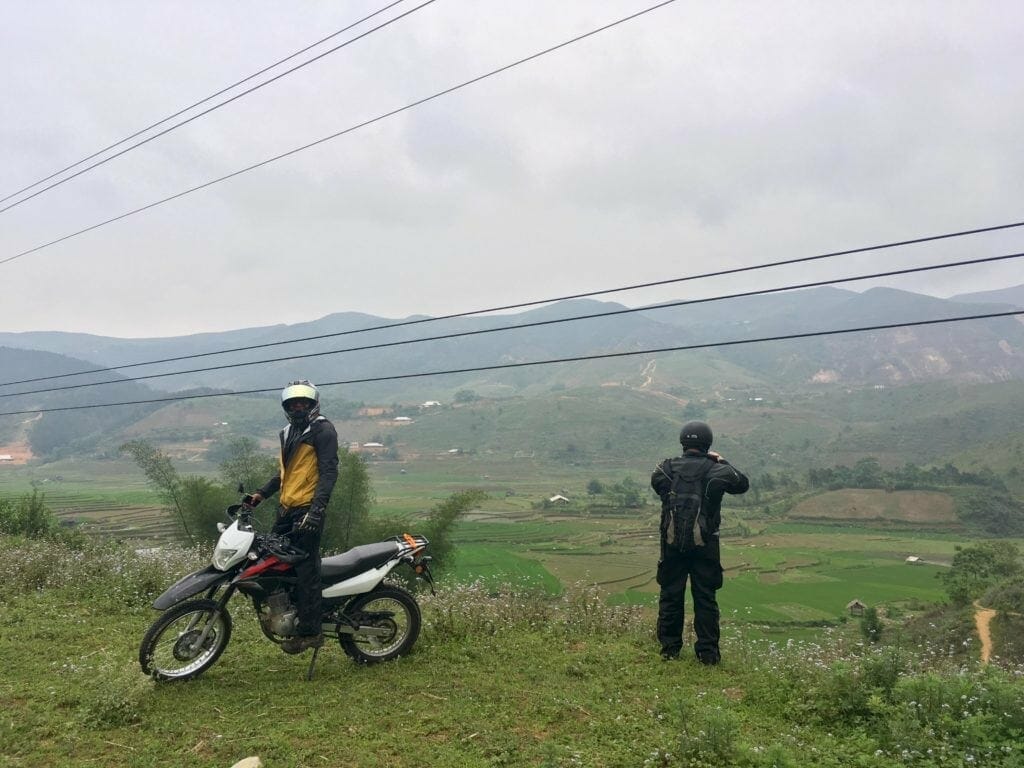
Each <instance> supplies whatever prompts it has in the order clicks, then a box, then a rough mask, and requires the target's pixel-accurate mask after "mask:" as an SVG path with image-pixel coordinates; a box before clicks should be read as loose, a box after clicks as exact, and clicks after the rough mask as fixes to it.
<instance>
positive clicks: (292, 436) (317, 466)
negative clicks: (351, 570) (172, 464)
mask: <svg viewBox="0 0 1024 768" xmlns="http://www.w3.org/2000/svg"><path fill="white" fill-rule="evenodd" d="M281 407H282V408H283V409H284V412H285V416H286V417H287V419H288V425H287V426H286V427H285V428H284V429H282V430H281V433H280V441H281V457H280V470H279V471H278V473H277V474H276V475H274V476H273V477H272V478H270V480H268V481H267V483H266V484H265V485H264V486H263V487H262V488H260V489H259V490H257V491H256V492H254V493H252V494H251V495H250V496H249V497H248V499H247V501H248V503H249V504H250V505H252V506H256V505H257V504H259V503H260V502H261V501H263V499H266V498H269V497H271V496H273V495H274V494H275V493H277V492H278V491H280V492H281V496H280V499H279V502H280V503H279V506H278V510H277V521H276V522H275V523H274V528H273V531H274V533H282V534H288V535H290V537H291V539H292V541H293V542H294V543H295V545H296V546H298V547H299V548H301V549H303V550H305V551H306V552H307V553H308V557H306V558H305V559H304V560H302V561H301V562H299V563H296V565H295V572H296V576H297V577H298V584H297V585H296V589H295V602H296V606H295V607H296V611H297V614H298V616H297V618H298V622H297V623H298V628H297V634H296V635H295V636H294V637H292V638H289V639H288V640H285V641H284V642H283V643H282V645H281V647H282V648H283V649H284V651H285V652H287V653H301V652H302V651H304V650H306V649H307V648H319V647H320V646H321V645H323V643H324V636H323V631H322V628H321V624H320V614H321V611H320V607H321V606H320V590H321V585H320V537H321V534H322V533H323V528H324V512H325V510H326V509H327V503H328V502H329V501H330V499H331V491H332V490H333V489H334V483H335V482H336V481H337V479H338V433H337V431H335V429H334V425H333V424H331V422H329V421H328V420H327V419H326V417H324V416H322V415H320V393H319V392H318V391H317V388H316V387H315V386H313V385H312V384H310V383H309V382H308V381H305V380H302V381H293V382H290V383H289V384H288V386H286V387H285V388H284V389H283V390H282V391H281Z"/></svg>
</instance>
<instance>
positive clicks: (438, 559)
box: [423, 490, 487, 570]
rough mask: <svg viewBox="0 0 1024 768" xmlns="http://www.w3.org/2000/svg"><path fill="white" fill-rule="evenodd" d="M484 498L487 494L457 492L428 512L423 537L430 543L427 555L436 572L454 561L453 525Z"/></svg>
mask: <svg viewBox="0 0 1024 768" xmlns="http://www.w3.org/2000/svg"><path fill="white" fill-rule="evenodd" d="M486 498H487V494H486V493H484V492H483V491H480V490H471V491H470V490H467V491H458V492H457V493H453V494H452V495H451V496H449V497H448V498H447V499H445V500H444V501H441V502H439V503H437V504H435V505H434V506H433V508H432V509H431V510H430V512H429V514H428V515H427V523H426V526H425V527H424V531H423V535H424V536H426V537H427V539H428V540H429V541H430V549H429V553H430V555H431V557H433V558H434V559H433V563H434V564H435V565H436V566H437V568H438V570H443V569H444V568H445V567H446V566H450V565H451V561H452V560H453V559H454V554H455V552H454V550H455V546H454V545H453V544H452V531H453V529H454V528H455V523H456V522H458V520H459V518H460V517H462V516H463V515H464V514H466V512H468V511H469V510H470V509H472V508H473V507H475V506H476V505H478V504H479V503H480V502H481V501H483V500H484V499H486Z"/></svg>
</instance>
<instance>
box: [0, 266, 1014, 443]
mask: <svg viewBox="0 0 1024 768" xmlns="http://www.w3.org/2000/svg"><path fill="white" fill-rule="evenodd" d="M1022 306H1024V285H1022V286H1017V287H1015V288H1009V289H1005V290H1001V291H990V292H985V293H975V294H965V295H962V296H956V297H953V298H950V299H940V298H935V297H932V296H926V295H922V294H916V293H912V292H908V291H901V290H895V289H891V288H873V289H870V290H867V291H865V292H863V293H858V292H854V291H849V290H843V289H838V288H830V287H825V288H814V289H808V290H801V291H792V292H787V293H778V294H770V295H760V296H754V297H746V298H739V299H734V300H730V301H707V302H699V303H690V304H686V305H682V306H668V307H665V306H648V307H643V308H639V309H636V310H629V309H628V308H627V307H625V306H623V305H621V304H617V303H613V302H600V301H594V300H571V301H563V302H558V303H555V304H551V305H547V306H542V307H540V308H537V309H532V310H529V311H525V312H520V313H516V314H506V315H489V316H472V317H460V318H451V319H445V320H437V321H432V320H430V319H429V318H426V317H423V316H414V317H410V318H406V319H405V320H402V321H394V320H387V319H384V318H379V317H374V316H371V315H365V314H359V313H338V314H332V315H328V316H327V317H324V318H321V319H319V320H315V321H311V322H308V323H301V324H296V325H273V326H262V327H251V328H244V329H240V330H235V331H228V332H222V333H205V334H197V335H190V336H181V337H172V338H155V339H118V338H112V337H102V336H94V335H89V334H78V333H64V332H31V333H0V371H2V373H0V384H4V385H5V386H0V412H2V411H15V410H17V411H31V410H33V409H36V408H47V407H68V406H80V405H90V404H94V403H118V402H124V401H129V400H132V401H136V400H147V399H154V398H159V397H162V396H167V393H177V394H182V393H186V394H187V393H190V392H212V391H223V390H231V391H234V390H268V391H276V390H277V389H278V388H279V387H281V386H282V385H283V384H284V383H285V382H287V381H289V380H292V379H296V378H308V379H310V380H312V381H314V382H317V383H329V382H352V381H353V380H366V379H384V380H381V381H359V382H358V383H351V384H346V385H345V386H343V387H341V388H334V387H330V388H329V390H330V391H331V393H332V394H331V396H332V397H333V398H334V399H335V400H337V399H344V400H347V401H350V402H352V401H364V402H368V403H388V404H390V403H410V404H415V403H422V402H424V401H426V400H442V401H450V400H451V399H452V398H453V397H454V395H455V393H456V392H458V391H459V390H461V389H467V388H468V389H472V390H474V391H475V392H476V393H479V394H481V395H485V396H494V397H499V396H509V395H524V396H532V395H539V394H543V393H549V392H551V391H552V390H554V389H557V390H560V391H561V390H565V389H572V388H577V387H593V386H601V385H607V384H616V383H619V384H621V383H626V384H629V385H631V386H643V387H646V388H647V389H648V390H649V391H658V392H662V393H666V394H667V395H670V396H675V397H678V398H681V399H682V400H686V399H691V398H698V399H699V398H702V397H705V396H706V395H707V394H708V393H709V392H721V391H724V390H729V389H734V388H741V389H742V388H751V387H754V388H756V387H762V388H764V387H769V388H774V389H779V388H784V389H787V390H791V391H796V390H810V391H814V390H821V389H827V388H829V387H833V388H834V387H845V388H863V387H869V388H870V387H879V386H893V385H903V384H920V383H927V382H934V381H948V382H954V383H960V384H983V383H992V382H1000V381H1012V380H1024V316H1016V317H1002V318H993V319H986V320H976V321H970V322H954V323H943V324H936V325H928V326H917V327H903V328H895V329H890V330H879V331H870V332H859V333H846V334H837V335H826V336H818V337H811V338H801V339H791V340H779V341H770V342H764V343H746V342H749V341H750V340H755V339H762V338H766V337H780V336H788V335H792V334H802V333H809V332H816V331H832V330H840V329H847V328H858V327H864V326H875V325H883V324H893V323H904V322H911V321H917V320H923V319H939V318H947V317H955V316H960V315H970V314H979V313H985V312H992V311H1001V310H1005V309H1010V308H1013V307H1022ZM607 313H612V314H610V315H609V316H606V317H596V318H592V319H579V320H571V318H577V317H580V316H581V315H597V314H607ZM396 323H397V324H399V325H398V327H391V328H387V327H384V328H382V327H381V326H388V325H395V324H396ZM453 334H461V335H458V336H456V337H455V338H447V339H443V338H438V337H443V336H449V335H453ZM299 338H301V339H308V340H305V341H300V342H295V343H285V342H289V341H290V340H292V339H299ZM404 342H410V343H404ZM723 342H724V343H726V344H724V345H721V346H714V345H715V344H721V343H723ZM261 345H267V346H261ZM691 345H708V346H705V347H703V348H701V349H695V350H692V351H687V352H654V353H651V352H647V353H644V352H643V351H644V350H659V349H660V350H665V349H668V348H675V347H682V346H691ZM243 347H245V348H249V349H245V350H241V351H234V352H229V353H225V354H214V353H219V352H220V351H221V350H226V349H239V348H243ZM252 347H259V348H257V349H252ZM360 347H362V348H363V349H359V350H353V348H360ZM365 347H375V348H365ZM337 350H353V351H345V352H336V351H337ZM324 353H332V354H324ZM623 353H630V354H628V355H626V356H618V357H606V358H603V359H601V358H599V359H592V360H588V361H585V362H563V363H558V364H550V365H534V366H530V365H526V366H522V365H521V364H523V363H530V362H534V361H539V360H562V359H565V358H572V357H582V356H593V355H598V356H600V355H622V354H623ZM192 355H198V356H200V357H194V358H192V359H188V360H175V361H170V362H162V363H158V364H152V365H146V366H138V367H123V366H134V364H136V363H141V362H146V361H151V360H168V359H169V358H179V357H184V356H192ZM303 355H306V356H307V357H302V358H299V359H283V358H291V357H293V356H303ZM490 366H513V367H509V368H497V369H494V370H482V371H466V369H471V368H487V367H490ZM117 367H120V368H119V370H116V371H110V370H107V371H101V370H98V369H108V368H117ZM195 369H209V370H195ZM186 370H188V371H192V372H182V371H186ZM449 370H462V371H466V372H463V373H457V374H448V375H443V376H419V375H416V374H421V373H424V372H432V371H449ZM79 371H89V372H90V373H88V374H87V375H83V376H75V377H65V378H58V379H53V380H50V381H41V382H31V381H26V380H28V379H37V378H41V377H45V376H60V375H62V374H67V373H71V372H79ZM171 373H173V374H174V375H162V374H171ZM139 376H145V377H150V376H156V378H143V379H141V380H138V381H133V380H132V379H134V378H135V377H139ZM16 381H24V382H25V383H23V384H17V385H7V382H16ZM96 381H116V382H118V383H115V384H109V385H106V386H102V387H99V386H97V387H88V386H86V387H76V388H71V389H63V387H70V386H74V385H80V384H89V383H91V382H96ZM57 388H61V389H57ZM51 389H52V390H54V391H42V390H51ZM16 393H24V394H20V395H17V396H12V395H13V394H16ZM267 396H268V397H270V396H272V395H269V394H268V395H267ZM160 407H161V406H160V405H159V404H147V405H136V406H132V407H117V408H101V409H82V410H75V411H64V412H62V415H61V417H60V424H61V425H62V429H64V430H67V429H68V428H69V427H70V426H71V425H74V424H77V425H78V427H80V428H76V429H75V430H73V431H74V433H76V434H84V433H87V432H88V431H89V430H90V429H109V428H111V427H112V426H124V425H126V424H129V423H131V422H132V421H134V420H138V419H140V418H143V417H145V416H146V415H148V414H150V413H152V412H153V411H154V410H156V409H158V408H160ZM25 421H26V416H25V414H21V415H19V416H7V417H4V416H0V442H2V441H3V436H4V433H5V431H6V432H7V433H8V434H13V433H14V432H16V431H17V426H16V425H18V424H23V423H24V422H25ZM55 421H56V420H55V419H53V418H44V419H41V420H40V421H39V424H37V425H36V426H35V427H34V428H35V429H45V428H46V427H45V426H44V425H46V424H47V423H49V424H51V425H52V424H54V422H55ZM54 439H58V438H57V436H56V435H55V436H54Z"/></svg>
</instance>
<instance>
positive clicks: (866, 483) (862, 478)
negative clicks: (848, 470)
mask: <svg viewBox="0 0 1024 768" xmlns="http://www.w3.org/2000/svg"><path fill="white" fill-rule="evenodd" d="M853 480H854V483H856V485H857V487H858V488H879V487H881V485H882V467H881V466H880V465H879V463H878V459H876V458H874V457H872V456H868V457H867V458H864V459H861V460H860V461H858V462H857V463H856V464H854V465H853Z"/></svg>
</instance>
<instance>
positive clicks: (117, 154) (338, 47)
mask: <svg viewBox="0 0 1024 768" xmlns="http://www.w3.org/2000/svg"><path fill="white" fill-rule="evenodd" d="M435 1H436V0H426V2H424V3H421V4H420V5H417V6H416V7H415V8H411V9H410V10H408V11H406V12H405V13H400V14H399V15H398V16H395V17H394V18H393V19H389V20H388V21H385V22H384V23H383V24H379V25H378V26H376V27H373V28H372V29H368V30H366V31H365V32H363V33H362V34H359V35H356V36H355V37H353V38H351V39H350V40H346V41H345V42H344V43H341V44H340V45H336V46H335V47H333V48H330V49H328V50H326V51H324V52H323V53H319V54H317V55H316V56H314V57H313V58H311V59H309V60H308V61H304V62H303V63H301V64H299V65H297V66H294V67H292V68H291V69H288V70H285V71H284V72H282V73H280V74H278V75H274V77H272V78H270V79H269V80H265V81H263V82H262V83H259V84H258V85H254V86H253V87H252V88H249V89H247V90H244V91H242V92H241V93H239V94H236V95H234V96H232V97H231V98H230V99H225V100H224V101H222V102H220V103H219V104H214V105H213V106H212V107H210V108H209V109H204V110H203V111H202V112H199V113H198V114H195V115H193V116H192V117H189V118H186V119H185V120H182V121H181V122H180V123H175V124H174V125H172V126H170V127H169V128H165V129H164V130H162V131H160V132H159V133H154V134H153V135H152V136H148V137H147V138H145V139H143V140H142V141H139V142H136V143H135V144H132V145H131V146H130V147H126V148H125V149H122V150H121V151H120V152H115V153H114V154H112V155H110V156H109V157H105V158H103V159H102V160H99V161H97V162H95V163H93V164H92V165H89V166H86V167H85V168H82V169H81V170H80V171H76V172H75V173H72V174H71V175H70V176H66V177H65V178H63V179H61V180H59V181H55V182H54V183H53V184H50V185H48V186H45V187H43V188H42V189H40V190H36V191H35V192H33V193H32V194H31V195H26V196H25V197H23V198H22V199H21V200H16V201H15V202H13V203H11V204H9V205H6V206H4V207H3V208H0V213H3V212H4V211H9V210H10V209H11V208H15V207H17V206H19V205H21V204H22V203H24V202H27V201H29V200H31V199H32V198H34V197H38V196H39V195H41V194H43V193H44V192H48V191H49V190H51V189H53V188H54V187H59V186H60V185H61V184H64V183H66V182H68V181H71V180H72V179H74V178H76V177H78V176H81V175H82V174H83V173H88V172H89V171H91V170H92V169H93V168H98V167H99V166H101V165H104V164H106V163H109V162H110V161H111V160H114V159H116V158H118V157H121V155H124V154H126V153H128V152H131V151H132V150H133V149H137V148H139V147H141V146H142V145H143V144H148V143H149V142H151V141H153V140H154V139H158V138H160V137H161V136H165V135H166V134H168V133H170V132H171V131H173V130H176V129H178V128H180V127H181V126H183V125H187V124H188V123H191V122H192V121H193V120H198V119H199V118H200V117H203V116H204V115H208V114H210V113H211V112H214V111H215V110H218V109H220V108H221V107H223V106H225V105H227V104H230V103H231V102H233V101H237V100H238V99H240V98H242V97H243V96H248V95H249V94H250V93H252V92H253V91H258V90H259V89H260V88H262V87H263V86H265V85H270V83H273V82H274V81H276V80H280V79H281V78H282V77H286V76H287V75H290V74H291V73H292V72H295V71H297V70H300V69H302V68H303V67H305V66H308V65H309V64H312V63H313V62H314V61H318V60H320V59H322V58H323V57H324V56H328V55H330V54H332V53H334V52H335V51H340V50H341V49H342V48H345V47H346V46H348V45H351V44H352V43H354V42H356V41H357V40H361V39H363V38H364V37H366V36H367V35H372V34H373V33H374V32H377V31H379V30H381V29H383V28H384V27H387V26H390V25H391V24H394V23H395V22H396V21H398V20H400V19H403V18H405V17H406V16H408V15H410V14H412V13H415V12H416V11H418V10H420V9H421V8H424V7H426V6H428V5H430V4H431V3H434V2H435ZM398 2H401V0H398ZM391 5H395V3H392V4H391ZM391 5H389V6H386V7H385V8H382V9H381V10H379V11H376V12H375V13H372V14H370V16H367V17H365V18H363V19H360V20H359V21H357V22H355V23H353V24H350V25H349V26H348V27H346V28H345V29H351V28H352V27H354V26H357V25H358V24H361V23H363V22H364V21H366V20H367V19H369V18H372V17H373V16H376V15H377V14H379V13H382V12H383V11H386V10H387V9H388V8H390V7H391ZM342 31H345V30H342ZM335 34H338V33H335ZM303 50H308V48H306V49H303ZM292 55H293V56H294V55H296V54H292ZM289 58H291V57H289ZM279 63H280V62H279ZM274 66H276V65H274ZM268 69H269V67H268ZM261 71H263V72H265V71H266V69H264V70H261ZM257 74H258V73H257ZM252 77H255V75H252V76H250V77H249V78H246V79H251V78H252ZM242 82H245V81H242ZM236 85H237V84H236ZM232 87H234V86H232ZM225 90H227V89H225ZM220 93H223V91H221V92H220ZM215 95H216V94H215ZM210 98H213V97H212V96H211V97H207V99H204V101H207V100H208V99H210ZM200 103H202V102H200ZM193 106H194V105H193ZM190 109H191V107H190ZM184 111H187V110H184ZM177 114H179V115H180V114H181V112H178V113H177ZM169 119H170V118H164V120H161V121H160V122H165V121H166V120H169ZM157 125H159V123H157ZM152 127H153V126H150V128H152ZM146 130H149V129H148V128H147V129H144V130H143V131H140V132H139V133H144V132H145V131H146ZM138 135H139V134H138V133H136V134H133V136H138ZM129 138H131V137H129ZM127 140H128V139H122V140H121V141H120V142H118V144H121V143H123V142H125V141H127ZM113 146H117V144H115V145H113ZM107 149H110V147H108V148H107ZM105 151H106V150H102V151H101V152H100V153H97V154H102V152H105ZM95 156H96V155H91V156H90V157H95ZM86 159H89V158H86ZM83 162H85V161H84V160H80V161H79V162H78V163H75V165H79V164H80V163H83ZM71 167H74V166H71ZM64 170H68V169H67V168H65V169H64ZM62 172H63V171H61V173H62ZM55 175H56V174H55ZM49 178H52V176H51V177H49ZM44 181H45V179H44ZM41 183H43V182H41V181H40V182H36V184H31V185H29V187H26V189H29V188H31V187H34V186H36V185H37V184H41ZM22 191H24V190H22ZM15 194H18V193H15ZM4 199H5V200H6V199H7V198H4ZM0 263H2V262H0Z"/></svg>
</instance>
